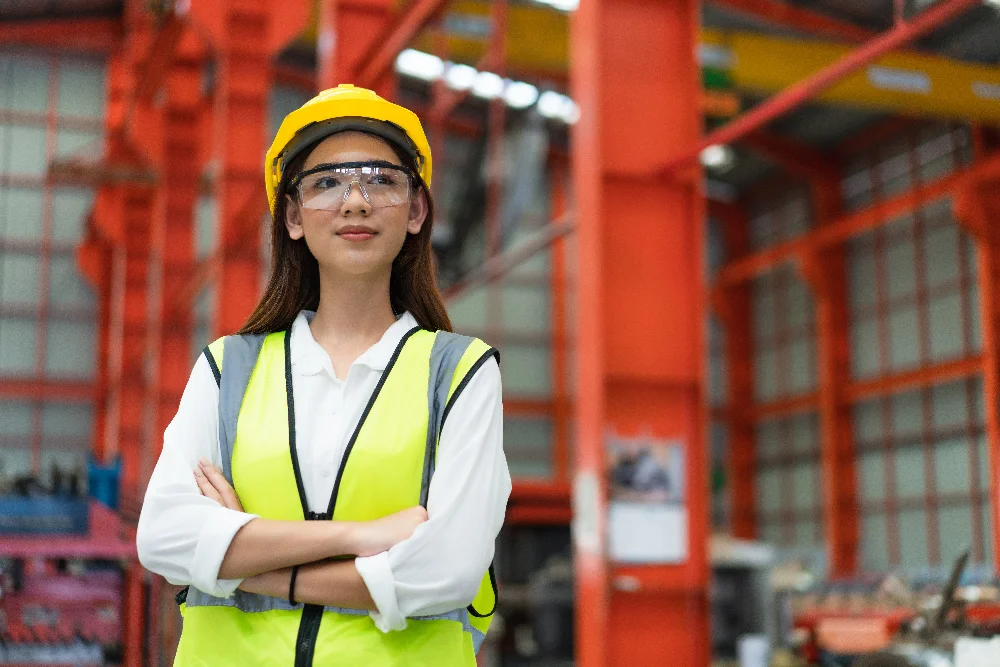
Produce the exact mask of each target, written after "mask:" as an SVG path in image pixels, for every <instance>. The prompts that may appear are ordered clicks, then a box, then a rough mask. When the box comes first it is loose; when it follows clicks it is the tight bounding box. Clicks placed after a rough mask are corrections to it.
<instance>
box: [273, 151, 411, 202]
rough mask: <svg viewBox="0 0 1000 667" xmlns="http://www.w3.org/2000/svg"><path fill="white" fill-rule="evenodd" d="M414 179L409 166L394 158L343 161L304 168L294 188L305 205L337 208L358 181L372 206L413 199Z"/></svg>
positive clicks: (294, 181)
mask: <svg viewBox="0 0 1000 667" xmlns="http://www.w3.org/2000/svg"><path fill="white" fill-rule="evenodd" d="M411 181H412V177H411V174H410V172H409V170H407V169H406V168H405V167H400V166H399V165H395V164H392V163H391V162H383V161H375V162H344V163H340V164H321V165H318V166H316V167H313V168H312V169H309V170H307V171H304V172H302V173H301V174H299V175H298V176H296V177H295V179H294V180H293V181H292V188H293V189H295V190H297V191H298V195H299V204H301V206H302V208H308V209H313V210H319V211H338V210H340V207H341V206H343V205H344V202H345V201H347V198H348V197H350V196H351V188H353V187H354V184H355V183H357V185H358V190H360V191H361V196H362V197H364V198H365V201H366V202H368V204H369V205H370V206H371V207H372V208H384V207H386V206H397V205H399V204H405V203H407V202H408V201H410V190H411Z"/></svg>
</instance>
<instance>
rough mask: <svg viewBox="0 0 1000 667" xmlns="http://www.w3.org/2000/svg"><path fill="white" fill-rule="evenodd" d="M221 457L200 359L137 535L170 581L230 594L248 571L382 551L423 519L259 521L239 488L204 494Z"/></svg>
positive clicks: (208, 379)
mask: <svg viewBox="0 0 1000 667" xmlns="http://www.w3.org/2000/svg"><path fill="white" fill-rule="evenodd" d="M202 460H204V461H205V462H206V463H207V464H208V465H200V464H199V462H200V461H202ZM219 463H220V452H219V439H218V388H217V386H216V384H215V378H214V376H213V375H212V372H211V369H210V367H209V366H208V362H207V361H206V360H205V359H204V357H199V359H198V362H197V363H196V364H195V367H194V370H193V371H192V373H191V378H190V379H189V381H188V384H187V387H186V388H185V390H184V394H183V396H182V398H181V402H180V406H179V407H178V410H177V415H176V416H175V417H174V419H173V420H172V421H171V423H170V425H169V426H168V427H167V429H166V431H165V433H164V440H163V450H162V452H161V454H160V457H159V459H158V461H157V463H156V468H155V469H154V471H153V475H152V477H151V478H150V482H149V485H148V487H147V490H146V497H145V501H144V503H143V508H142V513H141V515H140V517H139V526H138V531H137V534H136V546H137V548H138V552H139V560H140V561H141V562H142V564H143V565H144V566H145V567H146V568H147V569H149V570H151V571H152V572H156V573H157V574H160V575H162V576H164V577H166V579H167V580H168V581H170V582H171V583H174V584H179V585H188V584H190V585H193V586H195V587H196V588H198V589H200V590H202V591H204V592H206V593H209V594H211V595H216V596H221V597H228V596H230V595H232V593H233V591H235V590H236V588H237V587H238V586H239V585H240V582H241V579H242V578H244V577H247V576H251V575H256V574H260V573H263V572H269V571H272V570H277V569H280V568H284V567H289V566H292V565H297V564H301V563H309V562H313V561H319V560H323V559H326V558H329V557H331V556H338V555H359V554H361V555H363V554H371V553H378V552H379V551H383V550H385V549H387V548H389V546H391V545H392V544H395V543H396V542H398V541H400V540H401V539H404V538H405V537H407V536H408V535H409V534H410V533H411V532H412V528H413V526H414V525H416V523H417V522H419V521H420V520H421V519H420V516H419V514H417V515H415V516H408V517H404V518H403V519H398V518H397V520H396V521H395V522H393V520H392V519H389V520H388V521H386V520H381V521H382V523H381V524H379V523H378V522H369V524H376V525H369V524H355V523H346V522H333V521H273V520H267V519H261V518H259V517H257V516H256V515H253V514H247V513H245V512H243V510H242V507H241V506H240V505H239V502H238V499H236V498H235V494H233V498H232V499H230V500H235V502H228V503H227V502H225V499H223V498H222V497H221V495H220V496H219V497H218V498H214V497H211V496H205V495H203V491H202V488H201V487H202V486H203V485H204V483H205V482H207V481H208V480H209V479H211V478H213V477H214V476H218V478H219V479H223V478H222V476H221V474H219V473H218V469H217V468H216V467H215V466H217V465H218V464H219ZM196 469H197V470H198V471H199V472H200V473H201V475H200V476H197V475H196V474H195V472H194V471H195V470H196ZM223 482H224V479H223ZM226 486H227V487H228V485H226ZM387 523H388V524H389V525H386V524H387Z"/></svg>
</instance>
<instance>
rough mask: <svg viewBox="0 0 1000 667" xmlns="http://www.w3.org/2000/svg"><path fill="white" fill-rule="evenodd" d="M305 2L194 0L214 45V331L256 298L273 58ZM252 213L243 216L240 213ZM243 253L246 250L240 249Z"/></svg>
mask: <svg viewBox="0 0 1000 667" xmlns="http://www.w3.org/2000/svg"><path fill="white" fill-rule="evenodd" d="M306 15H307V7H306V3H305V2H303V1H302V0H288V1H286V2H282V3H280V4H279V3H271V2H265V1H264V0H253V1H249V2H248V1H246V0H192V3H191V7H190V16H191V19H192V20H193V21H194V22H195V23H196V24H197V25H199V26H200V27H201V28H202V30H203V32H204V34H206V35H207V36H208V38H209V39H210V41H211V43H212V46H213V47H214V50H215V54H216V62H217V65H218V67H217V69H216V72H217V78H216V84H215V91H214V109H213V114H214V120H215V126H214V128H213V136H214V138H215V145H214V147H213V148H214V158H215V160H216V161H217V163H218V179H217V181H216V184H215V192H216V210H217V211H218V220H219V246H220V248H222V250H223V252H222V253H221V254H220V256H219V259H220V261H221V266H220V267H219V268H220V270H219V272H218V274H217V275H218V298H217V300H216V303H215V314H216V317H215V322H214V328H215V333H216V334H218V335H223V334H230V333H232V332H234V331H236V330H237V329H239V328H240V326H241V325H242V324H243V322H244V321H245V320H246V318H247V317H248V316H249V314H250V311H251V310H252V309H253V307H254V305H255V303H256V301H257V298H258V296H259V294H260V286H261V282H262V277H261V275H260V274H261V265H260V253H259V251H258V246H257V244H256V243H255V238H256V237H257V236H258V234H257V233H256V232H257V230H259V229H260V226H259V225H260V223H261V219H262V217H263V215H264V213H265V211H266V210H267V202H266V201H265V196H264V193H263V189H262V187H261V179H260V174H261V169H262V165H261V161H260V160H261V155H263V154H264V148H265V145H264V142H265V134H266V133H267V131H268V103H269V98H270V93H271V83H272V78H273V69H272V66H271V63H272V58H273V56H274V55H275V54H276V53H277V52H278V51H279V50H280V49H282V48H283V47H284V46H285V44H286V43H287V42H288V41H289V40H290V39H291V38H292V37H294V36H295V35H297V34H299V33H301V32H302V29H303V27H304V26H305V21H306ZM248 207H249V211H251V213H250V214H249V215H246V213H245V211H247V210H248ZM244 248H246V250H245V251H240V250H242V249H244Z"/></svg>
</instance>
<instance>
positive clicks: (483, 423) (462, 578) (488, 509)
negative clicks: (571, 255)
mask: <svg viewBox="0 0 1000 667" xmlns="http://www.w3.org/2000/svg"><path fill="white" fill-rule="evenodd" d="M501 396H502V391H501V383H500V369H499V367H498V366H497V364H496V362H495V361H492V360H490V361H488V362H487V363H485V364H484V365H483V366H482V368H480V369H479V370H478V372H477V373H476V375H475V376H473V378H472V379H471V380H470V381H469V384H468V385H467V386H466V388H465V391H464V392H463V393H462V394H461V395H460V396H459V397H458V398H457V399H456V400H455V405H454V407H453V409H452V410H451V413H450V415H449V417H448V420H447V422H445V426H444V429H443V431H442V433H441V442H440V445H439V447H438V455H437V467H436V470H435V473H434V478H433V480H432V481H431V486H430V490H429V494H428V501H427V512H428V516H429V519H428V520H427V522H426V523H423V524H421V525H419V526H418V527H417V528H416V530H414V532H413V536H412V537H410V538H409V539H407V540H404V541H402V542H400V543H399V544H397V545H396V546H394V547H392V548H391V549H389V550H388V551H387V552H385V553H381V554H376V555H375V556H370V557H366V558H358V559H356V560H355V567H356V568H357V571H358V573H359V574H360V575H361V578H362V579H364V581H365V584H366V585H367V587H368V591H369V593H370V595H371V597H372V599H373V601H374V603H375V606H376V609H377V610H376V611H374V612H373V613H372V618H373V620H374V621H375V623H376V625H377V626H378V627H379V628H380V629H382V630H383V631H388V630H397V629H402V628H404V627H406V618H407V617H411V616H424V615H431V614H441V613H445V612H449V611H453V610H455V609H462V608H464V607H466V606H467V605H468V604H469V603H470V602H471V601H472V599H473V598H474V597H475V595H476V592H477V591H478V590H479V584H480V581H481V580H482V577H483V575H484V574H485V573H486V570H487V568H488V567H489V564H490V562H491V561H492V559H493V549H494V542H495V540H496V536H497V534H498V533H499V531H500V527H501V526H502V524H503V518H504V512H505V510H506V506H507V499H508V497H509V496H510V490H511V483H510V473H509V472H508V469H507V461H506V459H505V457H504V453H503V404H502V398H501ZM296 588H297V586H296Z"/></svg>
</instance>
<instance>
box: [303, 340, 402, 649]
mask: <svg viewBox="0 0 1000 667" xmlns="http://www.w3.org/2000/svg"><path fill="white" fill-rule="evenodd" d="M418 331H420V327H414V328H413V329H410V331H409V332H407V334H406V335H405V336H403V339H402V340H400V341H399V345H397V346H396V350H395V352H393V354H392V358H391V359H389V363H388V364H386V366H385V370H384V371H383V372H382V377H381V378H379V381H378V384H377V385H376V386H375V390H374V391H373V392H372V395H371V398H369V399H368V405H367V406H366V407H365V411H364V412H362V413H361V419H359V420H358V425H357V427H356V428H355V429H354V434H353V435H352V436H351V439H350V441H349V442H348V443H347V449H345V450H344V458H343V459H342V460H341V461H340V470H338V471H337V479H336V481H334V483H333V493H331V494H330V504H329V506H328V507H327V511H326V512H311V511H309V509H308V506H307V504H306V498H305V492H304V491H303V488H302V486H301V475H300V474H299V464H298V457H297V456H296V454H295V446H294V444H292V462H293V464H294V465H293V468H294V470H295V477H296V482H298V483H299V494H300V501H301V502H302V511H303V514H305V519H306V521H328V520H330V519H332V518H333V508H334V506H335V505H336V504H337V493H338V491H339V490H340V480H341V479H342V478H343V477H344V469H345V468H346V467H347V458H348V457H349V456H350V455H351V450H352V449H353V448H354V443H355V442H356V441H357V439H358V435H359V434H360V433H361V428H362V427H363V426H364V425H365V420H367V419H368V413H369V412H371V409H372V406H373V405H375V400H376V399H377V398H378V395H379V393H380V392H381V391H382V386H383V385H384V384H385V381H386V379H388V377H389V372H390V371H391V370H392V367H393V366H394V365H395V364H396V359H398V358H399V354H400V352H402V351H403V346H404V345H406V341H408V340H409V339H410V336H412V335H413V334H415V333H416V332H418ZM290 333H291V332H289V333H288V334H285V336H286V338H285V341H286V343H285V354H286V357H285V358H286V360H287V361H288V362H289V363H288V365H287V366H286V368H285V372H286V376H285V379H286V383H287V388H286V391H287V394H288V405H289V426H290V428H292V429H293V431H294V428H295V426H294V423H293V420H294V416H293V415H294V413H293V412H292V408H291V406H292V405H293V403H292V372H291V363H290V360H291V353H290V347H289V344H288V339H289V338H290ZM291 442H292V443H294V440H292V441H291ZM322 622H323V605H318V604H307V605H306V606H305V607H304V608H303V609H302V619H301V620H300V621H299V634H298V635H297V636H296V639H295V667H312V663H313V655H314V654H315V652H316V638H317V637H319V626H320V623H322Z"/></svg>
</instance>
